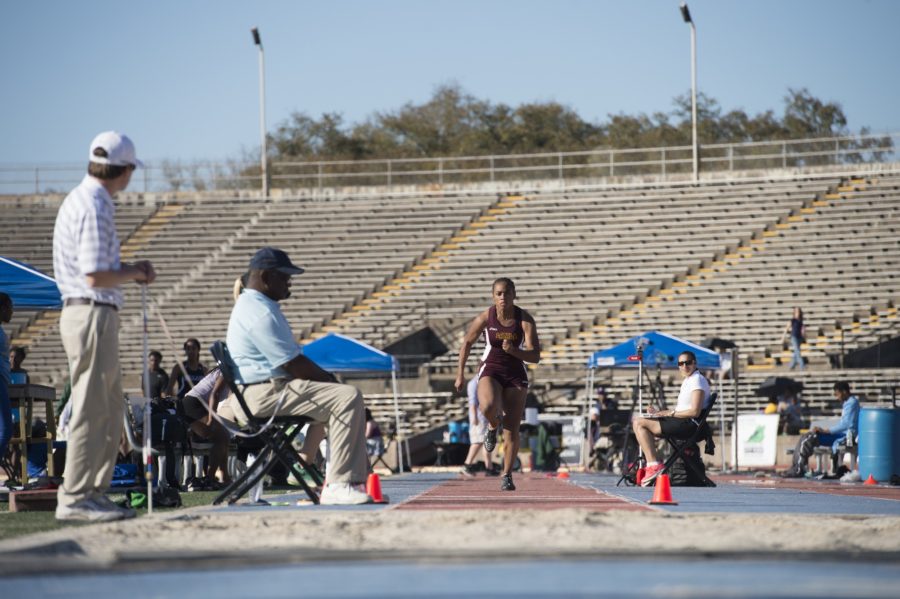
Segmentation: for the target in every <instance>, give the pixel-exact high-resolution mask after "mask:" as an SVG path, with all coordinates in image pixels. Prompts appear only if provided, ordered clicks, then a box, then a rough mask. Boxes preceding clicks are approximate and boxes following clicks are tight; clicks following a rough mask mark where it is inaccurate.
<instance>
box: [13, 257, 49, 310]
mask: <svg viewBox="0 0 900 599" xmlns="http://www.w3.org/2000/svg"><path fill="white" fill-rule="evenodd" d="M0 291H2V292H3V293H5V294H7V295H9V297H10V298H11V299H12V302H13V306H15V309H16V310H17V311H21V310H45V309H53V308H61V307H62V297H61V296H60V294H59V288H58V287H57V286H56V281H54V280H53V277H51V276H49V275H46V274H44V273H42V272H41V271H39V270H38V269H36V268H34V267H32V266H28V265H27V264H24V263H22V262H19V261H18V260H13V259H12V258H7V257H5V256H0Z"/></svg>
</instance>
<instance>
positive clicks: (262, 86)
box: [250, 27, 269, 197]
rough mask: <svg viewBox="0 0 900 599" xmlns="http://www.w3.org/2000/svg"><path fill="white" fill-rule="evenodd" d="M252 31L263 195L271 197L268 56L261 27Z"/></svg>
mask: <svg viewBox="0 0 900 599" xmlns="http://www.w3.org/2000/svg"><path fill="white" fill-rule="evenodd" d="M250 32H251V33H252V34H253V43H254V44H256V47H257V48H259V164H260V167H261V171H262V172H261V176H262V193H263V197H269V169H268V165H267V162H268V161H267V160H266V158H267V156H266V57H265V52H263V45H262V39H261V38H260V37H259V29H257V28H256V27H254V28H253V29H251V30H250Z"/></svg>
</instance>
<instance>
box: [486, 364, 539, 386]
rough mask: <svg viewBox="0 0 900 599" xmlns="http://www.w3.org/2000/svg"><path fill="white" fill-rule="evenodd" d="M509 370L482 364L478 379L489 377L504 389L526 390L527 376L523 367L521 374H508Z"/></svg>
mask: <svg viewBox="0 0 900 599" xmlns="http://www.w3.org/2000/svg"><path fill="white" fill-rule="evenodd" d="M510 371H511V369H510V368H503V367H497V366H494V365H493V364H484V365H482V367H481V370H480V371H479V372H478V378H484V377H490V378H492V379H494V380H495V381H497V382H498V383H500V386H501V387H502V388H504V389H528V374H527V373H526V372H525V367H524V366H523V367H522V372H519V373H516V372H514V371H513V372H510Z"/></svg>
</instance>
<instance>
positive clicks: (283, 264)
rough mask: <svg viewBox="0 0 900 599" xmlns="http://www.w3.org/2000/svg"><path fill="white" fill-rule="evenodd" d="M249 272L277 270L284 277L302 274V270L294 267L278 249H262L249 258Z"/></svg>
mask: <svg viewBox="0 0 900 599" xmlns="http://www.w3.org/2000/svg"><path fill="white" fill-rule="evenodd" d="M250 270H277V271H278V272H282V273H284V274H286V275H299V274H303V269H302V268H300V267H299V266H296V265H295V264H294V263H293V262H291V259H290V258H288V255H287V254H285V253H284V252H283V251H281V250H279V249H278V248H273V247H264V248H262V249H260V250H258V251H257V252H256V253H255V254H253V257H252V258H250Z"/></svg>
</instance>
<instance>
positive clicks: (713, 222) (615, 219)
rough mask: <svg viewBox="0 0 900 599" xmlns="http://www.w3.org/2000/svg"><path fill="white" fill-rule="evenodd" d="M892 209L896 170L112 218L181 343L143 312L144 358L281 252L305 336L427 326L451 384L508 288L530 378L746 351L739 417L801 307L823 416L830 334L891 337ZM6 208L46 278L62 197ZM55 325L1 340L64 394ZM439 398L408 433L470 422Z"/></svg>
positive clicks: (420, 409) (191, 202)
mask: <svg viewBox="0 0 900 599" xmlns="http://www.w3.org/2000/svg"><path fill="white" fill-rule="evenodd" d="M511 189H517V190H518V189H523V187H522V186H516V187H514V188H513V187H512V186H511ZM898 199H900V173H880V174H878V175H877V176H875V175H872V176H868V177H858V178H843V179H841V178H836V177H816V176H807V177H804V176H799V175H797V176H793V177H789V178H778V179H759V180H742V181H713V182H707V183H703V184H700V185H691V184H686V183H646V184H641V185H631V186H622V187H619V188H616V187H588V186H584V187H581V188H578V187H573V188H569V189H566V190H560V189H554V188H547V189H541V188H537V187H536V188H534V189H530V190H529V191H527V192H525V191H522V192H520V191H508V192H504V193H500V194H499V195H498V194H497V193H485V192H483V191H477V190H476V191H465V190H463V191H456V192H445V193H442V194H440V195H435V194H434V193H433V192H427V191H424V190H423V193H422V194H421V195H416V194H405V195H404V194H397V195H393V196H392V195H378V194H375V193H373V194H372V195H371V196H370V197H366V196H362V197H349V196H348V197H341V196H340V194H334V195H333V197H330V198H326V199H322V197H321V196H314V195H310V196H289V195H284V196H280V197H277V198H269V199H261V198H251V197H233V198H224V197H212V196H209V197H204V196H203V195H202V194H198V195H195V196H193V197H190V196H187V195H183V196H178V197H177V198H175V197H174V196H171V195H170V196H167V197H160V198H155V199H154V198H150V197H141V199H140V200H136V199H135V198H134V197H131V196H130V197H129V199H128V201H124V202H119V203H118V205H117V215H118V216H117V218H118V220H117V223H118V227H119V235H120V238H121V239H122V242H123V259H130V258H131V257H136V258H147V259H150V260H152V261H153V262H154V264H155V265H156V268H157V271H158V272H159V279H158V280H157V282H156V283H155V284H154V285H152V286H151V287H150V290H151V294H152V298H153V300H154V302H155V303H156V304H158V305H159V306H160V310H161V313H162V314H163V315H164V317H165V320H166V323H167V325H168V327H169V329H170V331H171V333H172V336H173V337H174V347H173V344H172V343H170V342H169V341H168V339H167V338H166V336H165V335H164V334H163V331H162V329H161V326H160V324H159V323H158V322H157V320H156V318H155V316H154V315H153V314H152V313H151V319H150V320H151V322H150V346H151V347H152V348H155V349H159V350H161V351H162V352H163V354H165V355H166V359H165V364H166V365H167V367H171V364H172V362H173V360H174V358H175V357H176V356H175V355H173V353H174V354H176V355H178V357H180V347H181V343H182V342H183V341H184V339H185V338H187V337H197V338H199V339H200V341H201V343H202V344H203V345H204V346H206V345H208V344H209V343H210V342H211V341H212V340H214V339H217V338H221V337H223V336H224V334H225V328H226V325H227V320H228V315H229V313H230V309H231V305H232V297H231V293H232V285H233V282H234V280H235V278H236V277H238V276H239V275H240V274H241V273H242V272H243V271H244V269H245V267H246V264H247V260H248V259H249V256H250V255H251V254H252V253H253V251H255V250H256V249H257V248H259V247H260V246H262V245H275V246H279V247H281V248H283V249H285V250H286V251H287V252H288V253H289V254H290V255H291V257H292V258H293V259H294V261H295V262H296V263H298V264H301V265H303V266H304V267H305V268H306V269H307V270H306V273H305V274H304V275H303V276H301V277H296V278H295V280H294V296H293V297H292V298H291V299H290V300H289V301H287V302H285V304H284V310H285V314H286V315H287V317H288V319H289V321H290V322H291V323H292V325H293V327H294V331H295V333H296V334H297V335H298V336H300V337H301V338H302V339H303V340H310V339H313V338H316V337H318V336H320V335H322V334H324V333H326V332H329V331H336V332H341V333H344V334H347V335H350V336H353V337H356V338H359V339H361V340H362V341H365V342H367V343H370V344H372V345H374V346H376V347H384V346H386V345H388V344H390V343H392V342H395V341H397V340H401V339H403V338H404V337H405V336H407V335H410V334H411V333H414V332H416V331H418V330H420V329H421V328H422V327H424V326H431V327H432V328H434V329H435V330H437V331H439V333H440V335H441V338H442V339H444V340H445V342H447V343H448V345H450V352H449V353H448V354H447V355H445V356H443V357H439V358H437V359H436V360H434V361H433V362H432V363H431V364H430V365H429V366H428V368H429V370H430V372H431V373H437V374H438V375H441V374H443V375H444V378H447V376H446V375H448V374H449V373H452V372H453V370H454V368H455V361H456V354H455V351H456V349H457V347H458V343H459V340H460V337H461V331H462V326H463V325H464V324H465V323H466V322H467V321H468V320H470V319H471V318H472V317H474V316H475V314H477V312H478V311H480V310H483V309H484V308H485V307H487V305H488V304H489V301H490V296H489V294H490V283H491V281H492V280H493V279H494V278H496V277H498V276H508V277H511V278H513V279H514V280H515V281H516V284H517V288H518V294H519V299H518V302H517V303H518V304H519V305H521V306H522V307H524V308H525V309H527V310H529V311H530V312H531V313H532V314H533V315H534V316H535V318H536V319H537V322H538V326H539V331H540V333H541V338H542V341H543V345H544V360H543V362H542V364H541V365H540V366H539V367H538V368H537V369H536V370H535V378H536V379H537V380H541V381H552V380H576V379H577V378H578V377H579V376H583V375H581V374H580V371H581V370H582V369H583V365H584V364H585V362H586V360H587V356H588V355H589V354H590V353H591V352H593V351H595V350H596V349H599V348H602V347H606V346H609V345H613V344H614V343H617V342H619V341H621V340H623V339H626V338H628V337H630V336H632V335H635V334H638V333H640V332H643V331H646V330H652V329H659V330H664V331H666V332H668V333H671V334H674V335H678V336H681V337H684V338H687V339H691V340H693V341H700V340H702V339H703V338H706V337H720V338H725V339H731V340H733V341H735V342H736V343H738V345H739V347H740V348H741V354H742V356H743V357H744V358H745V360H746V361H747V363H746V364H745V365H744V366H745V373H746V374H745V378H744V379H743V382H742V392H741V397H742V404H746V406H747V408H748V409H751V408H752V409H756V408H758V407H759V405H758V404H759V401H761V400H760V399H759V398H755V396H753V395H752V388H751V387H752V385H753V383H754V381H756V378H757V377H763V378H764V376H766V375H768V374H772V373H773V372H783V371H784V368H783V364H785V363H786V361H787V360H786V358H787V357H788V356H789V354H786V353H785V350H783V348H782V346H781V343H780V337H781V332H782V330H783V327H784V324H785V323H786V322H787V320H788V319H789V316H790V310H791V308H792V307H793V306H794V305H800V306H801V307H803V308H804V311H805V313H806V318H807V327H808V330H809V331H810V335H809V339H808V343H807V344H806V346H805V347H804V355H805V356H807V358H808V359H809V361H810V369H808V370H807V371H805V372H804V373H802V374H799V375H797V376H800V377H803V380H804V381H809V385H808V389H809V391H808V392H807V394H806V398H807V399H808V400H809V401H810V402H811V403H810V405H811V406H817V407H815V410H819V411H827V410H828V409H829V408H828V402H829V400H830V387H829V384H830V383H829V381H833V379H834V376H835V374H836V371H832V370H829V365H830V360H829V358H830V356H831V355H833V354H834V353H836V352H838V351H840V343H841V340H840V335H841V334H843V347H844V349H845V350H848V351H849V350H850V349H853V348H858V347H864V346H866V345H869V344H871V343H873V342H876V341H878V340H881V339H883V338H885V337H886V336H896V335H897V327H898V324H897V309H896V305H897V299H898V297H900V280H898V278H897V271H896V265H897V264H898V262H900V259H898V257H900V245H898V244H900V242H898V239H900V236H898V228H900V213H898V210H897V206H898ZM9 201H10V204H9V206H10V211H11V212H10V213H9V214H10V217H9V218H10V219H11V221H10V222H14V223H15V224H16V226H12V227H8V228H7V229H6V230H5V231H4V232H3V233H2V235H3V237H2V239H0V241H2V243H3V248H4V250H3V251H4V253H6V254H9V255H10V256H11V257H13V258H17V259H20V260H23V261H26V262H29V263H31V264H33V265H34V266H37V267H39V268H42V269H44V270H47V271H48V272H52V263H51V248H50V246H49V244H47V243H46V240H47V239H49V238H50V236H51V235H52V226H53V221H54V219H55V214H56V210H57V208H58V206H59V202H60V198H58V197H56V198H49V197H43V198H36V199H25V198H21V199H14V200H9ZM121 316H122V331H121V335H120V339H121V356H122V364H123V371H124V373H125V374H126V380H128V381H130V382H131V383H134V382H135V381H136V380H137V375H138V373H139V370H140V363H141V356H140V353H141V350H140V348H141V330H142V329H141V321H140V316H141V311H140V294H139V290H138V288H137V287H136V286H129V287H128V288H126V307H125V308H124V309H123V311H122V314H121ZM55 323H56V313H54V312H46V313H43V314H38V315H28V314H25V313H23V314H20V315H18V316H17V317H16V320H15V321H14V322H13V324H12V326H11V327H10V329H11V330H12V333H13V335H12V337H13V340H12V343H13V344H23V345H26V346H27V347H28V348H29V352H30V353H29V358H28V362H27V367H28V369H29V371H30V372H31V373H32V377H33V379H34V380H35V381H37V382H44V383H49V384H53V385H57V386H58V387H62V383H63V381H64V377H65V371H66V365H65V357H64V354H63V352H62V348H61V344H60V342H59V337H58V332H57V328H56V324H55ZM838 326H839V327H840V328H838ZM471 362H472V364H471V366H474V360H472V361H471ZM845 372H846V374H844V373H841V376H846V377H847V379H848V380H856V381H857V384H858V385H861V384H865V385H869V386H868V387H866V389H867V392H866V393H867V395H868V396H870V397H875V398H877V397H878V393H879V391H878V390H879V389H880V388H881V387H882V386H883V385H884V384H888V383H889V382H890V381H891V380H893V378H892V377H893V375H892V374H891V371H845ZM885 372H886V373H887V374H884V373H885ZM859 377H862V379H865V381H868V382H864V381H863V380H860V378H859ZM619 378H620V377H619ZM616 380H618V378H617V379H616ZM757 384H758V383H757ZM622 385H623V389H625V388H627V386H628V385H630V383H628V382H627V381H626V382H624V383H622ZM745 387H746V388H745ZM436 397H437V396H436ZM751 398H752V399H751ZM373 402H374V399H373ZM817 402H818V403H817ZM374 403H377V402H374ZM374 403H373V405H374ZM451 403H452V402H449V403H448V401H447V400H446V398H437V399H434V398H432V400H431V401H430V402H425V403H422V404H421V405H418V404H417V405H413V404H410V405H411V407H410V408H409V410H408V412H409V420H408V426H409V427H410V429H409V432H410V433H412V432H415V431H420V430H425V429H427V428H428V427H429V426H434V425H436V424H440V423H442V422H446V420H447V419H448V417H449V415H450V414H455V415H456V417H462V415H463V413H462V412H458V411H453V410H455V408H453V409H452V410H451V408H450V405H451ZM550 403H551V409H553V410H555V411H558V412H559V413H567V412H573V411H577V409H578V400H572V399H571V398H553V399H552V401H551V402H550ZM568 404H571V405H568ZM452 405H455V404H452ZM457 412H458V413H457ZM383 416H385V415H383ZM377 417H378V416H377ZM378 418H379V421H384V420H383V419H382V417H378Z"/></svg>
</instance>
